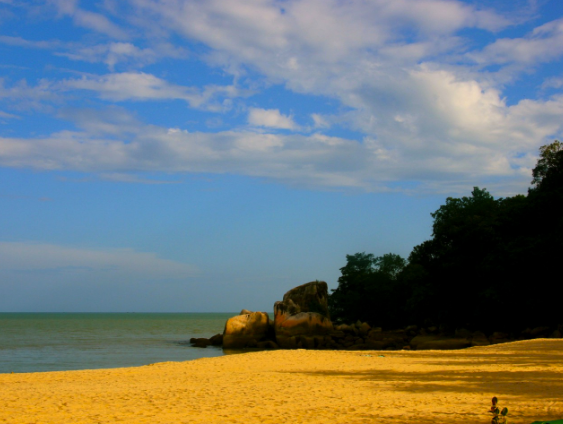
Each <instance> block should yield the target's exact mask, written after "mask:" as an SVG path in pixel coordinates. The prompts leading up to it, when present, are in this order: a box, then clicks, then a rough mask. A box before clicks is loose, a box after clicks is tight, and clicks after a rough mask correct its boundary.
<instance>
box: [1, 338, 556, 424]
mask: <svg viewBox="0 0 563 424" xmlns="http://www.w3.org/2000/svg"><path fill="white" fill-rule="evenodd" d="M493 396H498V397H499V400H500V401H499V404H500V406H501V408H502V407H504V406H506V407H508V409H509V417H510V422H511V423H514V424H518V423H522V424H527V423H531V422H532V421H535V420H536V419H542V420H547V419H557V418H559V419H560V418H563V340H561V339H549V340H548V339H541V340H530V341H521V342H514V343H507V344H502V345H494V346H488V347H479V348H470V349H465V350H458V351H413V352H410V351H383V352H374V351H310V350H278V351H268V352H253V353H245V354H237V355H227V356H223V357H218V358H209V359H198V360H194V361H188V362H167V363H159V364H153V365H148V366H143V367H136V368H117V369H105V370H87V371H67V372H45V373H29V374H0V423H10V424H14V423H26V424H31V423H34V424H43V423H49V424H63V423H64V424H67V423H68V424H71V423H72V424H79V423H93V424H98V423H104V424H105V423H139V424H141V423H147V424H149V423H150V424H158V423H174V424H180V423H202V424H203V423H205V424H209V423H241V424H242V423H244V424H254V423H256V424H257V423H276V424H279V423H292V424H294V423H295V424H296V423H311V424H312V423H323V424H335V423H347V424H353V423H394V424H395V423H407V422H410V423H449V422H452V423H453V422H455V423H464V424H472V423H489V422H490V416H489V415H488V413H487V411H488V408H489V406H490V399H491V397H493Z"/></svg>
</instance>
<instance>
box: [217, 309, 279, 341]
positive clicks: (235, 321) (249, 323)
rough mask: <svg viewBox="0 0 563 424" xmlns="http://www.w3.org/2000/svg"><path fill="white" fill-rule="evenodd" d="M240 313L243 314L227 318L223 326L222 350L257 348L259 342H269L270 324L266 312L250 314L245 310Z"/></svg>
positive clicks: (271, 333) (270, 334) (270, 335)
mask: <svg viewBox="0 0 563 424" xmlns="http://www.w3.org/2000/svg"><path fill="white" fill-rule="evenodd" d="M241 312H244V313H241V315H237V316H234V317H232V318H229V319H228V320H227V323H226V324H225V331H224V332H223V348H224V349H241V348H245V347H257V346H258V343H259V342H263V341H267V340H271V338H272V335H273V332H272V323H271V321H270V317H269V316H268V314H267V313H266V312H251V311H248V310H246V309H243V310H242V311H241ZM246 312H247V313H246Z"/></svg>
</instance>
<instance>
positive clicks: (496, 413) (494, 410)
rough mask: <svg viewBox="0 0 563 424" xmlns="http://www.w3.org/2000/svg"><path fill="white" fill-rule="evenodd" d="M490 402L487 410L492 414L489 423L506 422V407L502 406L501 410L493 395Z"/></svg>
mask: <svg viewBox="0 0 563 424" xmlns="http://www.w3.org/2000/svg"><path fill="white" fill-rule="evenodd" d="M492 404H493V405H492V406H491V409H489V412H490V413H491V414H493V419H492V420H491V424H508V421H507V419H506V415H507V414H508V408H502V410H500V409H499V407H498V398H497V397H496V396H495V397H493V399H492Z"/></svg>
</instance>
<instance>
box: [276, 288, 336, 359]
mask: <svg viewBox="0 0 563 424" xmlns="http://www.w3.org/2000/svg"><path fill="white" fill-rule="evenodd" d="M332 331H333V325H332V322H331V320H330V317H329V313H328V286H327V284H326V283H325V282H324V281H313V282H310V283H307V284H303V285H301V286H298V287H295V288H293V289H291V290H289V291H288V292H287V293H286V294H285V295H284V296H283V301H281V302H276V303H275V304H274V333H275V338H276V342H277V344H278V346H279V347H281V348H285V349H295V348H306V349H315V348H322V347H326V346H327V344H328V343H329V341H330V337H329V336H328V335H329V334H330V333H331V332H332Z"/></svg>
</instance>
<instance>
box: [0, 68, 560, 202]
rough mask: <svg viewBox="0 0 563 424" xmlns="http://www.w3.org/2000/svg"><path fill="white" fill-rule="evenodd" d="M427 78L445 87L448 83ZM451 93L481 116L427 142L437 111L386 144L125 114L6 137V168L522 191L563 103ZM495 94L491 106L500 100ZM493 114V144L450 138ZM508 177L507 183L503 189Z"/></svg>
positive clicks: (407, 124)
mask: <svg viewBox="0 0 563 424" xmlns="http://www.w3.org/2000/svg"><path fill="white" fill-rule="evenodd" d="M426 78H435V80H442V79H444V76H432V77H426ZM450 85H452V87H449V89H450V90H453V91H454V92H455V94H456V95H457V94H463V96H465V97H467V99H466V100H465V102H466V103H464V105H465V107H467V110H471V109H472V108H475V109H478V111H479V113H482V114H483V115H477V116H469V117H465V119H461V117H460V116H458V115H456V114H453V115H452V116H451V117H450V118H449V119H450V120H451V121H452V122H453V123H452V124H449V123H445V124H443V126H442V128H438V129H434V131H438V136H436V138H435V139H432V138H431V135H427V134H425V133H426V132H429V131H432V128H431V127H432V126H433V125H434V124H436V122H437V118H436V117H433V113H434V112H435V110H434V111H428V115H427V119H428V122H419V121H418V120H417V119H416V117H414V118H413V117H409V116H403V117H400V116H397V117H396V118H397V119H395V120H394V121H393V123H390V125H394V126H396V128H382V129H381V132H382V134H383V135H382V137H381V139H380V138H366V139H364V140H363V141H362V142H359V141H355V140H347V139H343V138H338V137H328V136H325V135H322V134H312V135H309V136H304V135H281V134H265V133H256V132H251V131H223V132H218V133H202V132H188V131H186V130H180V129H170V128H161V127H157V126H154V125H144V124H142V123H140V122H137V121H135V120H134V119H133V118H131V117H130V116H128V115H127V114H125V113H120V112H119V110H113V111H108V112H107V113H105V114H101V115H100V114H98V113H97V112H92V111H90V112H87V113H86V112H76V111H75V112H73V113H74V114H75V115H74V119H75V121H76V122H77V124H78V125H80V126H83V127H84V128H85V131H81V132H69V131H65V132H60V133H55V134H52V135H51V136H50V137H47V138H33V139H25V138H7V137H4V138H0V165H1V166H8V167H26V168H34V169H39V170H73V171H80V172H86V173H97V174H100V175H101V178H108V176H110V177H111V178H113V179H114V180H115V179H116V176H117V179H120V180H121V181H123V180H125V179H129V182H134V181H135V178H137V177H138V175H139V173H146V172H149V173H151V172H166V173H168V174H174V173H232V174H239V175H246V176H252V177H261V178H267V179H272V180H276V181H279V182H282V183H287V184H290V185H298V186H306V187H317V188H344V187H348V188H357V189H361V190H376V191H377V190H379V191H381V190H390V189H393V190H407V191H408V190H410V189H409V188H408V187H409V186H410V185H412V184H411V182H413V181H418V183H417V184H418V187H419V188H418V190H420V191H435V190H438V188H437V187H439V186H441V187H442V188H441V189H439V190H445V191H447V190H452V189H457V188H459V187H460V186H462V185H463V184H478V185H482V184H488V182H490V181H497V182H496V183H495V184H496V187H497V188H498V190H499V191H500V192H501V193H506V192H507V191H510V190H513V188H514V184H516V185H518V186H519V187H520V191H522V190H524V189H525V188H526V187H527V186H528V184H529V180H530V169H531V167H532V166H533V164H534V157H533V156H531V155H523V153H526V152H527V151H529V150H530V149H531V147H532V145H533V144H535V141H534V140H537V139H541V138H542V137H546V135H547V134H551V133H553V132H556V131H560V130H561V121H560V119H559V117H560V116H561V113H562V112H563V96H562V97H559V98H553V99H551V100H550V101H548V102H544V103H541V102H534V101H524V102H520V103H519V104H517V105H514V106H511V107H509V108H506V109H504V110H501V111H499V112H497V113H496V115H495V114H494V113H493V112H494V110H493V111H491V109H490V101H489V102H488V103H487V101H485V102H484V104H483V105H481V106H480V101H481V100H482V99H481V96H483V94H481V95H479V94H478V93H477V89H476V88H475V87H473V86H471V85H468V86H466V85H464V84H463V83H459V86H457V85H456V83H455V82H454V81H450ZM428 90H429V92H433V90H431V88H428ZM473 91H475V93H473ZM472 93H473V94H472ZM446 94H448V93H447V90H446ZM472 95H473V96H474V98H471V96H472ZM488 95H489V96H491V97H493V98H494V93H489V94H488ZM484 97H485V100H486V95H485V96H484ZM452 98H456V96H451V95H447V96H445V97H444V99H443V100H440V99H438V102H437V103H438V106H437V107H438V108H445V109H447V108H449V107H450V103H447V102H444V101H445V100H451V99H452ZM464 105H462V106H464ZM462 110H463V109H462ZM487 112H488V113H490V114H491V115H493V116H491V117H490V119H489V122H488V124H487V125H488V126H489V127H488V128H489V130H490V131H491V132H492V134H485V135H486V136H487V137H489V138H488V139H486V138H485V139H484V140H483V141H482V142H481V143H480V144H476V143H474V142H473V139H472V137H473V135H472V134H471V133H469V134H465V131H461V130H460V131H459V132H458V133H452V132H451V131H450V127H452V126H457V127H459V128H462V129H465V130H466V132H470V131H471V126H472V125H473V123H474V122H475V121H474V120H475V119H477V120H478V119H479V117H481V118H483V119H484V118H486V114H487ZM503 112H504V113H508V116H504V114H503ZM69 117H72V116H71V115H70V116H69ZM353 119H358V120H361V117H356V118H353ZM432 119H434V121H432ZM477 130H478V129H477ZM419 133H420V134H423V135H424V137H425V138H421V137H420V136H419V135H418V134H419ZM448 134H450V135H449V136H448ZM477 136H480V135H477ZM387 137H389V138H390V137H396V138H393V139H392V140H391V139H389V138H387ZM483 137H484V135H483ZM507 139H510V140H511V143H507V142H506V140H507ZM428 140H433V142H434V143H433V144H430V143H429V141H428ZM405 164H408V166H406V165H405ZM126 174H129V175H130V177H125V175H126ZM499 178H500V179H501V180H499ZM502 178H505V179H506V183H505V184H504V186H503V183H502ZM399 181H406V183H405V184H402V183H398V182H399ZM499 181H500V182H499ZM143 182H145V181H143Z"/></svg>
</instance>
